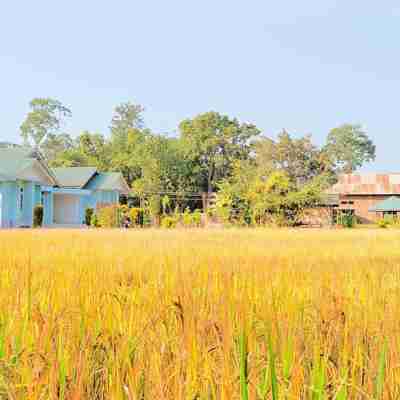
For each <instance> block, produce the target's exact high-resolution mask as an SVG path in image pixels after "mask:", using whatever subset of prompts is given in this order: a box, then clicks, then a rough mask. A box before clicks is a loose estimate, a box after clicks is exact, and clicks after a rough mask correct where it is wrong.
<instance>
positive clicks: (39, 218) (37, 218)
mask: <svg viewBox="0 0 400 400" xmlns="http://www.w3.org/2000/svg"><path fill="white" fill-rule="evenodd" d="M43 215H44V210H43V206H42V205H40V204H39V205H37V206H35V208H34V209H33V227H34V228H39V227H41V226H42V225H43Z"/></svg>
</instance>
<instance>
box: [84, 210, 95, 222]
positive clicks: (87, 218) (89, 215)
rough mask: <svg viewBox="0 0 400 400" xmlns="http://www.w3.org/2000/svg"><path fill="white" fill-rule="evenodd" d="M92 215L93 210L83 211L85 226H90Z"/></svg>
mask: <svg viewBox="0 0 400 400" xmlns="http://www.w3.org/2000/svg"><path fill="white" fill-rule="evenodd" d="M93 214H94V209H93V208H87V209H86V210H85V224H86V225H87V226H90V225H91V221H92V217H93Z"/></svg>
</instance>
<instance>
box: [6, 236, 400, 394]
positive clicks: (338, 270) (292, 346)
mask: <svg viewBox="0 0 400 400" xmlns="http://www.w3.org/2000/svg"><path fill="white" fill-rule="evenodd" d="M399 330H400V231H395V230H393V231H392V230H380V231H378V230H348V231H344V230H343V231H328V230H326V231H323V230H309V231H307V230H298V231H295V230H264V229H260V230H246V229H244V230H239V229H232V230H208V231H207V230H189V231H188V230H176V231H165V230H143V231H135V230H130V231H119V230H108V231H107V230H104V231H103V230H93V231H92V230H86V231H73V230H64V231H62V230H61V231H58V230H48V231H46V230H37V231H32V230H31V231H29V230H27V231H3V232H0V399H18V400H19V399H68V400H78V399H94V400H99V399H113V400H114V399H115V400H119V399H126V400H145V399H174V400H179V399H182V400H196V399H197V400H203V399H204V400H206V399H233V400H235V399H241V400H243V399H257V400H258V399H259V400H261V399H311V400H317V399H338V400H341V399H398V398H400V334H399V333H400V332H399Z"/></svg>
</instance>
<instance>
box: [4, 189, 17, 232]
mask: <svg viewBox="0 0 400 400" xmlns="http://www.w3.org/2000/svg"><path fill="white" fill-rule="evenodd" d="M0 192H1V194H2V210H1V227H2V228H13V227H15V226H16V224H17V213H16V209H17V203H16V198H17V197H16V196H17V185H16V183H15V182H0Z"/></svg>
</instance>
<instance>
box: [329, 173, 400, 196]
mask: <svg viewBox="0 0 400 400" xmlns="http://www.w3.org/2000/svg"><path fill="white" fill-rule="evenodd" d="M329 193H338V194H354V195H362V194H364V195H374V194H376V195H382V194H383V195H394V194H400V173H396V174H344V175H340V176H339V181H338V183H337V184H336V185H334V186H332V188H331V189H330V190H329Z"/></svg>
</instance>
